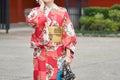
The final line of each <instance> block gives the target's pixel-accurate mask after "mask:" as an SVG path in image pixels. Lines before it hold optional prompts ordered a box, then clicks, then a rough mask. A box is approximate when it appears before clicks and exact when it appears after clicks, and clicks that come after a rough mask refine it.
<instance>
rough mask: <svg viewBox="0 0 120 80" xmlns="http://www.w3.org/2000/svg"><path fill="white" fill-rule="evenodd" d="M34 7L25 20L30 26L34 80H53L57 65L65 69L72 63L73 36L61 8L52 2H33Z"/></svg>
mask: <svg viewBox="0 0 120 80" xmlns="http://www.w3.org/2000/svg"><path fill="white" fill-rule="evenodd" d="M36 1H37V2H38V3H39V5H40V7H35V8H33V9H32V10H31V12H30V13H29V15H28V16H27V22H28V23H31V24H33V25H34V29H35V30H34V32H33V34H32V35H31V47H32V48H33V49H34V52H33V56H34V58H33V64H34V80H56V77H57V74H58V71H59V68H60V66H61V63H62V62H63V61H64V60H66V64H67V65H69V64H70V63H71V61H72V59H73V54H74V51H75V45H76V35H75V32H74V28H73V25H72V23H71V20H70V18H69V15H68V12H67V10H66V9H65V8H62V7H59V6H57V5H56V4H55V3H54V0H36Z"/></svg>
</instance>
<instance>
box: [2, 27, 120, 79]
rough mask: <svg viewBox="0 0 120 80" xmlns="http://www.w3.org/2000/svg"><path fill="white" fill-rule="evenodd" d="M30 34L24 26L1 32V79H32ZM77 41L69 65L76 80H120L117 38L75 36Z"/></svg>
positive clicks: (119, 44)
mask: <svg viewBox="0 0 120 80" xmlns="http://www.w3.org/2000/svg"><path fill="white" fill-rule="evenodd" d="M12 26H13V25H12ZM22 26H23V25H22ZM31 33H32V28H30V27H27V26H26V25H24V26H23V27H21V28H20V27H18V28H16V27H12V28H11V29H10V31H9V34H5V33H4V32H3V31H0V80H33V79H32V69H33V68H32V67H33V66H32V49H30V48H29V42H30V41H29V39H30V34H31ZM77 42H78V43H77V46H76V47H77V48H76V54H75V57H74V61H73V63H72V64H71V68H72V70H73V72H74V73H75V74H76V76H77V80H120V70H119V68H120V38H112V37H78V38H77Z"/></svg>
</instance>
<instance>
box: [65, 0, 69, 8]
mask: <svg viewBox="0 0 120 80" xmlns="http://www.w3.org/2000/svg"><path fill="white" fill-rule="evenodd" d="M65 5H66V9H67V10H68V8H69V0H66V4H65Z"/></svg>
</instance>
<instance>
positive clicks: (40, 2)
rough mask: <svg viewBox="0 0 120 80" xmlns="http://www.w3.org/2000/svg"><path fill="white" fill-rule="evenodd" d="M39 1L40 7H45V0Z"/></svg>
mask: <svg viewBox="0 0 120 80" xmlns="http://www.w3.org/2000/svg"><path fill="white" fill-rule="evenodd" d="M37 1H38V3H39V5H40V9H42V10H43V9H44V7H45V3H44V2H43V0H37Z"/></svg>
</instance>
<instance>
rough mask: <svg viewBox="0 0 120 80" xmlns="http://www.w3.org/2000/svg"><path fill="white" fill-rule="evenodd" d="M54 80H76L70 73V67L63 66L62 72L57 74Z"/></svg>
mask: <svg viewBox="0 0 120 80" xmlns="http://www.w3.org/2000/svg"><path fill="white" fill-rule="evenodd" d="M56 80H76V76H75V74H74V73H73V72H72V70H71V68H70V65H69V66H67V65H65V64H64V65H63V68H62V70H60V71H59V72H58V76H57V79H56Z"/></svg>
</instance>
